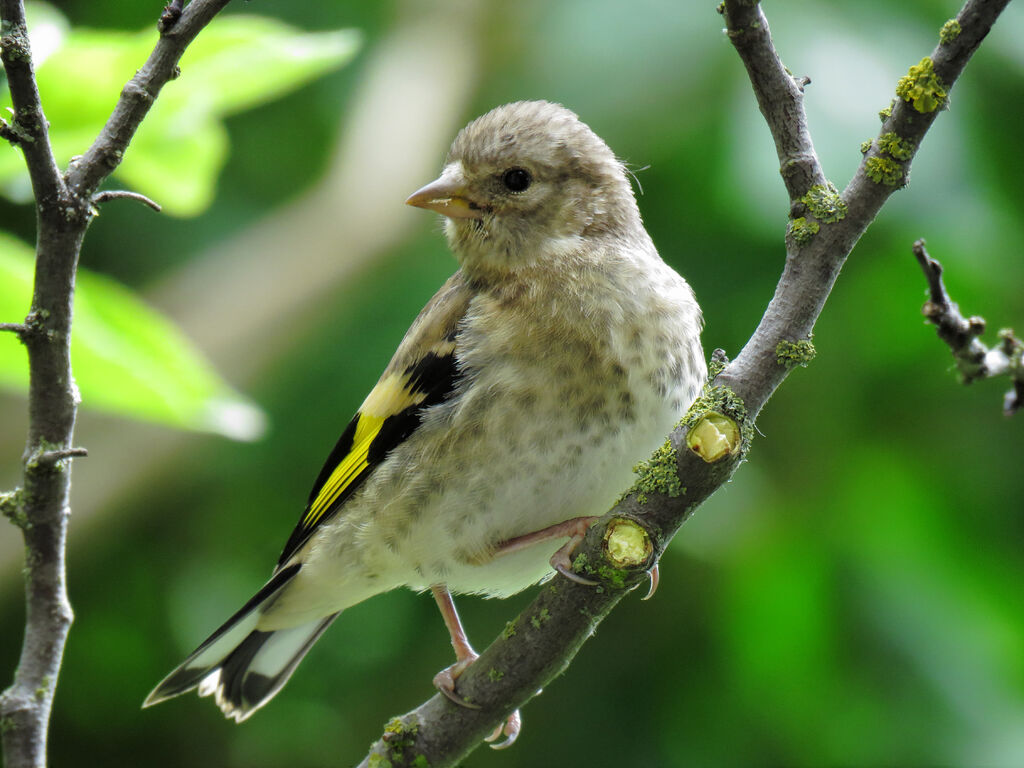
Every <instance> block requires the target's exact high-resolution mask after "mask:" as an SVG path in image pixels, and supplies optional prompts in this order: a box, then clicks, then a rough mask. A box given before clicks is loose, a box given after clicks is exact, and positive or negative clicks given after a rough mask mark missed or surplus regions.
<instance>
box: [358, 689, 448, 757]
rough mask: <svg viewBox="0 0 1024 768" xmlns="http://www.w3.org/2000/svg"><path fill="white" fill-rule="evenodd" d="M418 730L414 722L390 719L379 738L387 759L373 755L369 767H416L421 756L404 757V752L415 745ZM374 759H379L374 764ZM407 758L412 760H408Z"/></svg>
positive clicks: (396, 718)
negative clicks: (384, 746) (384, 748)
mask: <svg viewBox="0 0 1024 768" xmlns="http://www.w3.org/2000/svg"><path fill="white" fill-rule="evenodd" d="M467 701H468V699H467ZM412 717H415V716H412ZM419 730H420V725H419V723H418V722H416V721H413V722H411V723H405V722H403V721H402V720H401V718H398V717H393V718H391V720H389V721H388V723H387V725H385V726H384V735H383V737H381V740H382V741H383V742H384V744H385V745H386V747H387V750H388V753H389V757H384V756H383V755H377V754H376V753H375V754H374V755H371V756H370V765H372V766H375V768H391V767H392V766H393V765H396V764H397V765H417V762H416V761H417V760H418V759H419V757H422V755H417V756H412V755H406V754H405V750H407V749H410V748H412V747H413V745H414V744H415V743H416V735H417V734H418V733H419ZM374 757H379V760H378V761H377V762H376V763H375V762H374ZM409 758H412V759H411V760H410V759H409ZM393 761H394V762H393Z"/></svg>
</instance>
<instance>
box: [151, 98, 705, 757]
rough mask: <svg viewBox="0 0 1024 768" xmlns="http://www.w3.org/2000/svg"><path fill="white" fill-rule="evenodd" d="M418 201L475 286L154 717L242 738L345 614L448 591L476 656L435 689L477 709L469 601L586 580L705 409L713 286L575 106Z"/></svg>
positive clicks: (526, 119) (529, 115)
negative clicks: (666, 247)
mask: <svg viewBox="0 0 1024 768" xmlns="http://www.w3.org/2000/svg"><path fill="white" fill-rule="evenodd" d="M405 202H406V203H407V204H409V205H411V206H415V207H418V208H422V209H426V210H428V211H433V212H436V213H439V214H441V216H442V219H441V221H443V222H444V233H445V236H446V238H447V241H448V244H449V246H450V248H451V251H452V253H453V255H454V256H455V259H456V261H457V263H458V269H457V271H456V272H455V273H454V274H453V275H452V276H451V277H450V278H449V279H448V280H447V282H445V283H444V284H443V285H442V286H441V288H440V290H438V292H437V293H436V294H435V295H434V297H433V298H432V299H431V300H430V301H429V302H428V303H427V304H426V306H425V307H424V308H423V310H422V311H421V312H420V314H419V315H418V317H416V319H415V320H414V321H413V323H412V325H411V327H410V328H409V330H408V332H407V333H406V334H405V336H404V338H403V339H402V340H401V342H400V343H399V345H398V348H397V351H396V352H395V354H394V356H393V357H392V359H391V361H390V363H389V364H388V365H387V367H386V368H385V370H384V372H383V374H382V375H381V377H380V379H379V381H378V382H377V384H376V386H374V387H373V389H372V390H371V391H370V393H369V395H368V396H367V397H366V399H365V400H364V401H363V403H362V405H361V406H359V408H358V410H357V412H356V414H355V416H354V417H353V418H352V420H351V421H350V422H349V423H348V425H347V426H346V427H345V429H344V431H343V432H342V434H341V437H340V438H339V439H338V441H337V444H336V445H335V446H334V449H333V450H332V451H331V452H330V453H329V455H328V456H327V459H326V462H325V463H324V465H323V468H322V469H321V471H320V473H319V474H318V475H317V477H316V481H315V482H314V483H313V487H312V490H311V492H310V495H309V498H308V501H307V503H306V506H305V508H304V509H303V511H302V513H301V515H300V517H299V521H298V524H297V525H296V526H295V528H294V530H293V532H292V534H291V536H290V537H289V538H288V540H287V543H286V544H285V546H284V549H283V551H282V553H281V556H280V558H279V559H278V561H277V565H276V567H275V569H274V571H273V573H272V575H271V577H270V580H269V581H267V582H266V584H264V585H263V587H262V588H261V589H259V590H258V591H257V592H256V594H255V595H254V596H253V597H252V598H251V599H250V600H249V601H248V602H247V603H245V605H243V606H242V607H241V608H240V609H239V610H238V611H237V612H236V613H235V614H234V615H232V616H231V618H229V619H228V620H227V621H226V622H225V623H224V624H223V625H222V626H221V627H220V628H219V629H217V630H216V631H215V632H214V633H213V634H212V635H210V636H209V637H208V638H207V639H206V640H205V641H203V642H202V643H201V644H200V645H199V647H198V648H196V650H195V651H193V652H192V653H191V654H190V655H189V656H188V658H186V659H185V661H184V662H182V663H181V664H180V665H179V666H178V667H177V668H176V669H174V670H173V671H172V672H171V673H170V674H169V675H167V677H165V678H164V679H163V680H162V681H161V682H160V683H159V684H158V685H157V686H156V688H154V690H153V691H152V692H151V693H150V694H149V696H148V698H147V699H146V700H145V703H144V705H143V706H150V705H153V704H156V703H158V702H161V701H164V700H165V699H168V698H171V697H174V696H178V695H180V694H183V693H186V692H188V691H191V690H193V689H196V688H198V690H199V695H200V696H207V695H213V697H214V699H215V701H216V703H217V705H218V706H219V707H220V709H221V710H222V711H223V713H224V714H225V715H226V716H227V717H228V718H231V719H233V720H235V721H236V722H242V721H243V720H245V719H247V718H248V717H250V716H251V715H252V714H253V713H254V712H255V711H256V710H258V709H259V708H260V707H262V706H263V705H265V704H266V703H267V702H268V701H269V700H270V699H271V698H272V697H273V696H274V695H275V694H276V693H277V692H278V691H279V690H280V689H281V687H282V686H283V685H284V684H285V683H286V682H287V681H288V679H289V677H290V676H291V675H292V673H293V672H294V671H295V669H296V667H297V666H298V664H299V662H300V661H301V660H302V658H303V657H304V656H305V655H306V653H307V652H308V651H309V649H310V648H311V647H312V646H313V644H314V643H315V642H316V641H317V640H318V639H319V638H320V636H321V635H322V634H323V633H324V631H325V630H326V629H327V628H328V626H329V625H330V624H331V623H332V622H333V621H335V619H337V618H338V617H339V615H343V614H344V611H345V609H347V608H349V607H351V606H353V605H355V604H357V603H359V602H361V601H363V600H365V599H368V598H370V597H372V596H374V595H377V594H380V593H382V592H386V591H388V590H391V589H394V588H397V587H408V588H411V589H413V590H415V591H418V592H427V591H430V592H432V594H433V596H434V598H435V600H436V601H437V604H438V606H439V608H440V610H441V614H442V618H443V620H444V623H445V625H446V627H447V629H448V631H449V633H450V635H451V640H452V646H453V648H454V649H455V655H456V663H455V664H453V665H452V666H451V667H449V668H448V669H446V670H443V671H442V672H440V673H438V675H437V677H435V679H434V684H435V685H436V686H437V687H438V689H439V690H441V692H442V693H444V694H445V695H447V696H449V697H450V698H452V699H453V700H455V701H456V702H460V703H464V702H461V700H460V699H459V697H458V696H457V693H456V692H455V685H456V681H457V678H458V676H459V675H460V674H461V673H462V672H463V671H464V670H465V668H466V667H467V666H468V665H469V664H471V663H472V661H473V660H474V659H475V658H476V653H475V652H474V651H473V649H472V646H471V645H470V643H469V641H468V639H467V638H466V635H465V632H464V631H463V630H462V626H461V623H460V621H459V617H458V614H457V612H456V610H455V604H454V600H453V597H452V595H453V594H472V595H482V596H486V597H507V596H509V595H512V594H515V593H517V592H520V591H522V590H524V589H526V588H528V587H530V586H531V585H533V584H536V583H538V582H539V581H541V580H543V579H545V578H550V577H552V576H553V575H554V574H555V573H556V572H560V573H562V574H564V575H566V576H568V577H569V578H574V579H576V580H583V581H585V579H583V578H582V577H580V576H579V575H577V574H575V573H574V572H573V570H572V565H571V554H572V551H573V549H574V548H575V547H576V546H577V545H578V543H579V542H580V541H581V540H582V538H583V535H584V534H585V532H586V530H587V527H588V526H589V525H590V524H591V523H592V522H593V521H594V520H595V519H597V517H598V516H600V515H601V514H603V513H604V512H605V511H607V510H608V509H609V508H610V507H611V506H612V504H613V503H614V502H615V500H616V499H617V497H618V496H619V495H620V493H621V492H622V491H623V490H624V489H626V488H627V487H628V486H629V485H630V481H631V477H632V467H633V466H634V465H635V464H636V463H637V462H639V461H641V460H643V459H645V458H647V457H648V456H649V455H650V453H651V452H652V451H653V450H655V449H656V448H657V447H659V446H660V445H661V444H662V443H663V441H664V439H665V436H666V435H667V433H668V432H669V431H670V430H671V428H672V427H673V426H674V424H675V423H676V422H677V421H678V420H679V419H680V418H681V417H682V416H683V414H684V413H685V411H686V409H687V408H688V406H689V405H690V404H691V403H692V402H693V400H694V399H695V398H696V396H697V395H698V393H699V390H700V388H701V386H702V385H703V383H704V381H705V379H706V377H707V368H706V363H705V359H704V353H703V350H702V347H701V341H700V334H701V330H702V327H703V319H702V315H701V310H700V307H699V306H698V304H697V301H696V299H695V297H694V293H693V290H692V289H691V287H690V286H689V284H688V283H687V282H686V280H685V279H684V278H683V277H681V276H680V275H679V274H678V273H677V272H676V271H675V270H673V269H672V268H671V267H669V266H668V265H667V264H666V263H665V262H664V261H663V260H662V259H661V257H660V256H659V254H658V251H657V250H656V248H655V246H654V244H653V242H652V240H651V238H650V236H649V235H648V233H647V231H646V229H645V228H644V225H643V222H642V220H641V217H640V212H639V209H638V206H637V202H636V198H635V196H634V194H633V189H632V186H631V185H630V183H629V179H628V178H627V169H626V166H625V164H624V163H623V162H622V161H621V160H619V159H618V158H617V157H616V156H615V154H614V153H613V152H612V150H611V149H610V148H609V147H608V145H607V144H606V143H605V142H604V141H603V140H602V139H601V138H599V137H598V136H597V134H596V133H594V131H592V130H591V129H590V127H588V126H587V125H586V124H585V123H583V122H582V121H581V120H580V119H579V117H578V116H577V115H576V114H575V113H574V112H572V111H571V110H569V109H567V108H566V107H564V106H562V105H560V104H556V103H552V102H548V101H519V102H515V103H511V104H506V105H504V106H500V107H497V108H495V109H493V110H491V111H490V112H487V113H486V114H484V115H482V116H481V117H478V118H477V119H475V120H473V121H472V122H470V123H469V124H468V125H467V126H466V127H465V128H463V129H462V130H461V131H460V132H459V133H458V135H457V136H456V138H455V140H454V142H453V143H452V146H451V149H450V150H449V152H448V155H447V158H446V160H445V162H444V166H443V170H442V172H441V174H440V176H439V177H438V178H437V179H436V180H435V181H433V182H431V183H429V184H427V185H426V186H424V187H422V188H421V189H419V190H417V191H416V192H414V193H413V194H412V195H411V196H410V197H409V198H408V199H407V200H406V201H405ZM518 728H519V724H518V715H514V716H512V717H510V718H509V720H508V721H507V722H506V723H505V724H504V726H499V729H498V731H500V732H502V733H504V734H505V736H506V737H507V739H506V742H505V744H503V745H501V746H504V745H507V744H508V743H511V741H513V740H514V739H515V737H516V735H517V734H518ZM498 731H496V732H495V734H494V736H493V738H497V737H498V736H500V733H499V732H498Z"/></svg>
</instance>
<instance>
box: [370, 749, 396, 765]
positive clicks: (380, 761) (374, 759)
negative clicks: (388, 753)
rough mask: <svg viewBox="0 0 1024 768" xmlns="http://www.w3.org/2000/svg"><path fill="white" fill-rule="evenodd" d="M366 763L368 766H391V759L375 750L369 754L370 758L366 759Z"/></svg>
mask: <svg viewBox="0 0 1024 768" xmlns="http://www.w3.org/2000/svg"><path fill="white" fill-rule="evenodd" d="M367 765H369V766H370V768H393V766H392V765H391V761H390V760H388V759H387V758H386V757H384V755H381V754H379V753H377V752H374V753H373V754H372V755H370V759H369V760H367Z"/></svg>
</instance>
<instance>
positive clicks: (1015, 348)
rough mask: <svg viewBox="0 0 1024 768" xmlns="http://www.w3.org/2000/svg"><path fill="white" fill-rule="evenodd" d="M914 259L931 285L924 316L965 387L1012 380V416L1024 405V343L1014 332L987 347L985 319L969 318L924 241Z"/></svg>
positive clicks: (1008, 399)
mask: <svg viewBox="0 0 1024 768" xmlns="http://www.w3.org/2000/svg"><path fill="white" fill-rule="evenodd" d="M914 256H916V257H917V262H918V264H920V265H921V269H922V271H923V272H924V276H925V279H926V280H927V281H928V294H929V299H928V301H926V302H925V304H924V307H922V309H921V313H922V314H923V315H924V316H925V317H926V318H927V319H928V322H929V323H932V324H933V325H935V330H936V332H937V333H938V335H939V338H940V339H942V340H943V341H944V342H946V344H947V345H948V346H949V350H950V352H952V353H953V359H954V360H955V361H956V367H957V368H958V369H959V371H960V375H961V377H962V378H963V382H964V384H970V383H971V382H973V381H977V380H978V379H984V378H990V377H994V376H1009V377H1010V380H1011V382H1012V383H1013V387H1012V388H1011V389H1010V391H1009V392H1007V393H1006V396H1005V397H1004V398H1003V412H1004V413H1005V414H1006V415H1007V416H1012V415H1013V413H1014V412H1016V411H1017V409H1018V408H1020V407H1021V405H1022V404H1024V343H1022V342H1021V340H1020V339H1018V338H1017V337H1016V336H1015V335H1014V333H1013V331H1012V330H1010V329H1009V328H1004V329H1003V330H1001V331H1000V332H999V344H998V345H997V346H994V347H991V348H990V347H987V346H986V345H985V344H983V343H982V342H981V340H980V339H979V338H978V337H979V336H981V335H982V334H983V333H985V320H984V318H981V317H977V316H974V317H970V318H965V317H964V316H963V315H962V314H960V308H959V307H958V306H957V305H956V302H954V301H953V300H952V299H951V298H950V297H949V293H947V292H946V286H945V285H944V284H943V282H942V265H941V264H939V262H937V261H936V260H935V259H933V258H932V257H931V256H929V255H928V251H927V250H926V249H925V247H924V240H918V241H917V242H916V243H914Z"/></svg>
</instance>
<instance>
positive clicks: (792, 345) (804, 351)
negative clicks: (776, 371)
mask: <svg viewBox="0 0 1024 768" xmlns="http://www.w3.org/2000/svg"><path fill="white" fill-rule="evenodd" d="M816 354H817V350H815V348H814V342H812V341H811V340H810V339H800V340H799V341H787V340H786V339H783V340H782V341H780V342H779V343H778V344H776V345H775V360H776V361H777V362H778V363H779V365H781V366H783V367H784V368H785V369H786V370H787V371H788V370H790V369H792V368H795V367H796V366H798V365H799V366H801V367H803V368H806V367H807V365H808V364H809V363H810V362H811V360H813V359H814V356H815V355H816Z"/></svg>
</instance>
